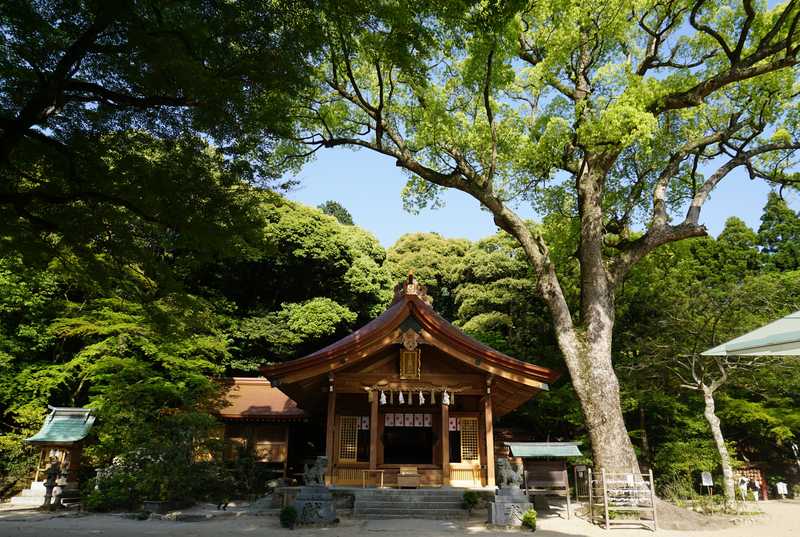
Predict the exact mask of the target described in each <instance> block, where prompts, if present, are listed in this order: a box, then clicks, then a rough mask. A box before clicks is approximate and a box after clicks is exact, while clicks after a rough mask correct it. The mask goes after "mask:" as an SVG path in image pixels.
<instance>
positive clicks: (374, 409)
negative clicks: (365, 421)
mask: <svg viewBox="0 0 800 537" xmlns="http://www.w3.org/2000/svg"><path fill="white" fill-rule="evenodd" d="M379 400H380V397H379V394H378V393H373V394H372V404H371V406H370V412H369V467H370V469H372V470H374V469H376V468H377V467H378V404H379Z"/></svg>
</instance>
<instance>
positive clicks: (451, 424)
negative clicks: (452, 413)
mask: <svg viewBox="0 0 800 537" xmlns="http://www.w3.org/2000/svg"><path fill="white" fill-rule="evenodd" d="M447 430H448V431H457V430H458V418H450V419H448V420H447Z"/></svg>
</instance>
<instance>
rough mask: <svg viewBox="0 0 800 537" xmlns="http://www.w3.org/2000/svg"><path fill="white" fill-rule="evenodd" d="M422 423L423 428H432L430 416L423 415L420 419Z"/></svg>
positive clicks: (431, 417)
mask: <svg viewBox="0 0 800 537" xmlns="http://www.w3.org/2000/svg"><path fill="white" fill-rule="evenodd" d="M422 421H423V423H424V425H425V427H432V426H433V416H431V415H430V414H424V415H423V418H422Z"/></svg>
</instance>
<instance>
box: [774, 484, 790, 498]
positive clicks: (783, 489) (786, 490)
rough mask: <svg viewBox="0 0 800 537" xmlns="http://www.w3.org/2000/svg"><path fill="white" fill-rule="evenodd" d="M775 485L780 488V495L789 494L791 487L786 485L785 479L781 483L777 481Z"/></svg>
mask: <svg viewBox="0 0 800 537" xmlns="http://www.w3.org/2000/svg"><path fill="white" fill-rule="evenodd" d="M775 487H776V488H777V489H778V495H779V496H786V495H787V494H789V488H788V487H787V486H786V483H784V482H783V481H781V482H779V483H775Z"/></svg>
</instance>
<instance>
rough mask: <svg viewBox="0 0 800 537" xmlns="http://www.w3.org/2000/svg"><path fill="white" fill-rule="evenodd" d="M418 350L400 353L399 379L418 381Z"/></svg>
mask: <svg viewBox="0 0 800 537" xmlns="http://www.w3.org/2000/svg"><path fill="white" fill-rule="evenodd" d="M421 365H422V364H421V363H420V353H419V349H414V350H413V351H409V350H401V351H400V378H401V379H404V380H405V379H413V380H419V378H420V376H421V375H420V373H421Z"/></svg>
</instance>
